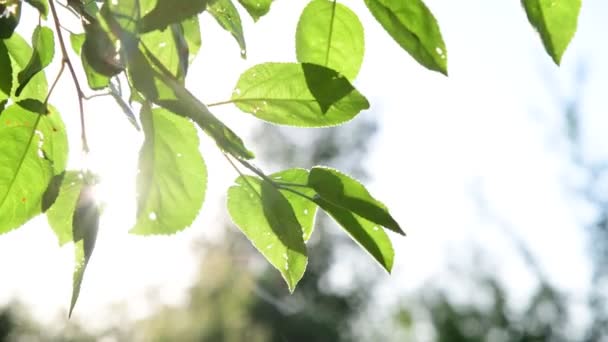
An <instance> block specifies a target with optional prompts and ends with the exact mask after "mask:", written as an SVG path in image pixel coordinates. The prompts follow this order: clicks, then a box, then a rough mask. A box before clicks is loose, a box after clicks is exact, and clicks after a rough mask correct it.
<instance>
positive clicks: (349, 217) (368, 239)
mask: <svg viewBox="0 0 608 342" xmlns="http://www.w3.org/2000/svg"><path fill="white" fill-rule="evenodd" d="M315 201H316V203H317V204H318V205H319V207H321V209H323V210H324V211H325V212H326V213H328V214H329V215H330V216H331V217H332V218H333V219H334V220H335V221H336V222H337V223H338V224H339V225H340V226H341V227H342V228H343V229H344V230H346V232H347V233H348V234H349V235H350V237H351V238H352V239H353V240H355V241H356V242H357V243H359V245H360V246H361V247H363V249H365V250H366V251H367V252H368V253H369V254H370V255H371V256H372V257H373V258H374V259H376V261H377V262H378V263H380V265H381V266H382V267H384V269H385V270H387V271H388V272H390V271H391V269H392V268H393V260H394V257H395V251H394V250H393V245H392V243H391V240H390V239H389V238H388V236H387V235H386V232H385V231H384V229H382V228H381V227H379V226H378V225H376V224H374V223H372V222H370V221H368V220H366V219H364V218H362V217H360V216H358V215H355V214H353V213H352V212H350V211H349V210H346V209H344V208H342V207H339V206H337V205H335V204H333V203H331V202H328V201H326V200H324V199H323V198H320V197H317V198H316V199H315Z"/></svg>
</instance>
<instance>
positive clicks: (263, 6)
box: [239, 0, 273, 21]
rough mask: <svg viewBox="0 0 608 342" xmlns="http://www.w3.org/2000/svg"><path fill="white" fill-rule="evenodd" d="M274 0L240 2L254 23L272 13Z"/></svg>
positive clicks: (246, 0) (242, 0)
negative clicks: (271, 8) (271, 6)
mask: <svg viewBox="0 0 608 342" xmlns="http://www.w3.org/2000/svg"><path fill="white" fill-rule="evenodd" d="M272 1H273V0H239V2H240V3H241V5H243V7H245V9H246V10H247V12H249V15H251V17H252V18H253V20H254V21H258V20H259V19H260V18H261V17H263V16H265V15H266V14H267V13H268V11H270V5H272Z"/></svg>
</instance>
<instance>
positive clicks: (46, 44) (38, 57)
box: [15, 26, 55, 96]
mask: <svg viewBox="0 0 608 342" xmlns="http://www.w3.org/2000/svg"><path fill="white" fill-rule="evenodd" d="M32 47H33V51H32V56H31V57H30V60H29V62H28V63H27V65H26V67H25V69H23V70H21V72H19V74H18V75H17V79H18V81H19V86H18V87H17V90H16V91H15V95H16V96H19V95H21V92H22V91H23V88H25V86H26V85H27V84H28V82H29V81H30V80H31V79H32V77H34V75H36V74H37V73H39V72H41V71H42V70H44V68H46V67H47V66H48V65H49V64H50V63H51V61H52V60H53V56H54V54H55V38H54V36H53V31H52V30H51V29H50V28H48V27H44V26H37V27H36V29H35V30H34V33H33V34H32Z"/></svg>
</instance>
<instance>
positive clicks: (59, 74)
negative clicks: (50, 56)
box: [44, 61, 65, 108]
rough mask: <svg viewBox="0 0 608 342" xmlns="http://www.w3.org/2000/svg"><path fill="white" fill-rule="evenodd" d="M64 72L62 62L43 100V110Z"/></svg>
mask: <svg viewBox="0 0 608 342" xmlns="http://www.w3.org/2000/svg"><path fill="white" fill-rule="evenodd" d="M64 70H65V63H64V62H63V61H61V66H60V67H59V72H58V73H57V77H55V80H54V81H53V84H52V85H51V88H50V89H49V92H48V93H47V94H46V98H45V99H44V107H45V108H46V106H47V105H48V104H49V99H50V98H51V94H53V90H55V86H57V83H58V82H59V79H60V78H61V75H62V74H63V71H64Z"/></svg>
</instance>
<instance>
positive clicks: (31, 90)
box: [4, 33, 48, 102]
mask: <svg viewBox="0 0 608 342" xmlns="http://www.w3.org/2000/svg"><path fill="white" fill-rule="evenodd" d="M4 44H5V45H6V47H7V49H8V53H9V55H10V56H11V61H12V62H13V63H12V65H13V75H14V79H13V90H14V89H16V88H17V83H18V80H17V74H18V73H19V72H20V71H21V70H23V69H25V67H26V66H27V64H28V62H29V60H30V57H31V56H32V48H31V47H30V46H29V45H28V44H27V42H26V41H25V39H23V38H22V37H21V36H20V35H19V34H17V33H15V34H13V35H12V36H11V37H10V38H9V39H6V40H4ZM47 92H48V85H47V82H46V76H45V75H44V73H43V72H39V73H37V74H36V75H34V77H32V78H31V79H30V81H29V82H28V84H27V85H26V86H25V88H24V89H23V91H22V92H21V95H20V96H13V100H14V102H17V101H19V100H22V99H33V100H38V101H44V100H45V98H46V96H47Z"/></svg>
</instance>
